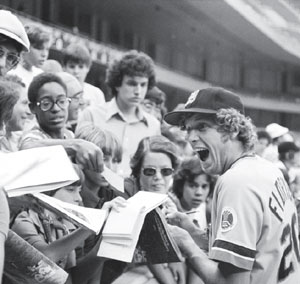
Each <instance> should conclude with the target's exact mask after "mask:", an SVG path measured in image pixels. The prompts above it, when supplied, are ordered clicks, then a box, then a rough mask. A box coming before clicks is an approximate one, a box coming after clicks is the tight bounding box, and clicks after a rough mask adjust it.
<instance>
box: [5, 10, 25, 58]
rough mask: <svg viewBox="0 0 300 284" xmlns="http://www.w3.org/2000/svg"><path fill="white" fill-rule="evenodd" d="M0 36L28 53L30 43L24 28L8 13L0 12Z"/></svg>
mask: <svg viewBox="0 0 300 284" xmlns="http://www.w3.org/2000/svg"><path fill="white" fill-rule="evenodd" d="M0 34H3V35H5V36H7V37H8V38H11V39H12V40H15V41H16V42H18V43H19V44H21V45H22V48H23V50H24V51H27V52H28V51H29V47H30V43H29V39H28V36H27V33H26V31H25V28H24V26H23V24H22V23H21V22H20V20H19V19H18V18H17V17H16V16H15V15H13V14H12V13H11V12H10V11H6V10H0Z"/></svg>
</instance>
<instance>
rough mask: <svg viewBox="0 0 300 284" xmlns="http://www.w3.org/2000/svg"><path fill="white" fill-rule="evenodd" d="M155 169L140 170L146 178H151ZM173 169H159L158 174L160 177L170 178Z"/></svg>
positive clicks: (154, 173)
mask: <svg viewBox="0 0 300 284" xmlns="http://www.w3.org/2000/svg"><path fill="white" fill-rule="evenodd" d="M156 171H157V169H156V168H142V173H143V174H144V175H145V176H147V177H152V176H154V175H156ZM173 172H174V169H172V168H163V169H160V173H161V175H162V176H164V177H166V176H170V175H171V174H173Z"/></svg>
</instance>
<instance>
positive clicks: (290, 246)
mask: <svg viewBox="0 0 300 284" xmlns="http://www.w3.org/2000/svg"><path fill="white" fill-rule="evenodd" d="M296 218H297V217H296V214H295V213H294V214H293V217H292V224H291V225H290V224H287V225H286V226H285V227H284V229H283V233H282V236H281V239H280V241H281V245H284V244H287V247H286V248H285V250H284V252H283V255H282V258H281V261H280V267H279V273H278V280H280V281H281V280H283V279H285V278H286V277H287V276H288V275H289V274H290V273H291V272H292V271H294V266H293V263H292V261H288V259H289V258H288V256H291V253H292V252H293V251H294V252H295V254H296V257H297V260H298V262H300V253H299V244H298V239H297V233H296V232H297V230H296V225H297V222H296Z"/></svg>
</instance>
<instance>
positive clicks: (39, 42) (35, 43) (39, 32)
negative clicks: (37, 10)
mask: <svg viewBox="0 0 300 284" xmlns="http://www.w3.org/2000/svg"><path fill="white" fill-rule="evenodd" d="M25 30H26V33H27V35H28V38H29V41H30V51H29V52H28V53H24V54H23V56H22V60H21V62H20V63H19V64H18V66H17V67H16V68H15V69H13V70H11V71H10V72H9V74H13V75H17V76H19V77H20V78H21V79H22V81H23V82H24V84H25V85H26V88H28V86H29V84H30V83H31V81H32V79H33V78H34V77H35V76H36V75H38V74H40V73H42V72H43V70H42V69H41V68H42V66H43V64H44V63H45V61H46V60H47V59H48V55H49V49H50V46H51V34H50V33H49V32H48V31H46V30H45V29H44V28H43V27H42V26H41V25H39V24H35V23H31V24H27V25H26V26H25Z"/></svg>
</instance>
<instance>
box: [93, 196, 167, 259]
mask: <svg viewBox="0 0 300 284" xmlns="http://www.w3.org/2000/svg"><path fill="white" fill-rule="evenodd" d="M167 198H168V196H167V195H166V194H160V193H154V192H148V191H139V192H138V193H136V194H135V195H134V196H133V197H131V198H129V199H128V200H127V201H128V204H127V206H126V207H125V208H121V209H120V211H119V212H117V211H112V212H110V214H109V216H108V218H107V221H106V224H105V227H104V229H103V232H102V236H103V239H102V242H101V244H100V248H99V251H98V254H97V255H98V256H101V257H107V258H112V259H116V260H120V261H125V262H131V261H132V258H133V254H134V251H135V247H136V244H137V242H138V239H139V235H140V232H141V229H142V227H143V224H144V219H145V216H146V215H147V213H148V212H150V211H151V210H153V209H154V208H156V207H158V206H159V205H161V204H162V203H164V202H165V201H166V200H167Z"/></svg>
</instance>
